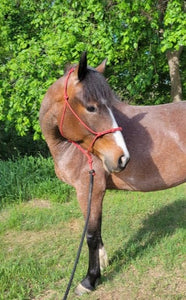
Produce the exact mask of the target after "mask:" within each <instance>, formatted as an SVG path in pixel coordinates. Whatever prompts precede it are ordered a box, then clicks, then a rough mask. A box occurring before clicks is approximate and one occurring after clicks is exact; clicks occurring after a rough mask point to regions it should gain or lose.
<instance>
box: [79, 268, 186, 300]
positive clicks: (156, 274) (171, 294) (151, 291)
mask: <svg viewBox="0 0 186 300" xmlns="http://www.w3.org/2000/svg"><path fill="white" fill-rule="evenodd" d="M184 269H185V265H182V266H181V268H180V269H176V270H175V271H174V272H172V271H167V270H163V268H162V267H160V266H157V267H155V268H152V269H150V270H147V271H146V272H145V273H144V274H141V275H140V273H139V271H137V270H136V269H134V268H130V270H128V271H127V270H126V272H125V273H124V274H123V280H122V282H121V280H120V282H118V281H117V279H115V280H114V281H113V282H110V283H109V282H108V284H104V283H103V285H102V286H101V285H100V286H98V289H97V290H96V291H95V292H93V293H92V294H91V295H90V297H89V299H90V300H102V299H107V300H136V299H138V300H148V299H154V300H165V299H166V300H167V299H168V300H172V299H185V296H186V293H185V291H186V282H185V280H184ZM107 289H109V291H107ZM84 299H86V298H84Z"/></svg>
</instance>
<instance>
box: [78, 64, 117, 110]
mask: <svg viewBox="0 0 186 300" xmlns="http://www.w3.org/2000/svg"><path fill="white" fill-rule="evenodd" d="M82 86H83V98H84V101H86V102H91V101H96V102H97V103H98V104H105V102H106V104H107V105H108V106H110V105H111V101H112V99H113V92H112V90H111V88H110V86H109V85H108V83H107V82H106V80H105V78H104V77H103V75H102V74H100V73H99V72H97V71H96V70H95V69H93V68H90V67H88V69H87V74H86V77H85V78H84V79H83V81H82Z"/></svg>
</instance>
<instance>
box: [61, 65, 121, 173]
mask: <svg viewBox="0 0 186 300" xmlns="http://www.w3.org/2000/svg"><path fill="white" fill-rule="evenodd" d="M74 70H75V68H71V69H70V71H69V72H68V74H67V77H66V80H65V88H64V99H65V106H64V109H63V113H62V116H61V121H60V126H59V131H60V133H61V135H62V136H63V137H64V135H63V123H64V117H65V112H66V109H67V106H68V108H69V109H70V111H71V112H72V114H73V115H74V116H75V117H76V119H77V120H78V121H79V122H80V123H81V124H82V125H83V126H84V127H85V128H86V129H87V130H88V131H89V132H91V133H92V134H93V135H95V137H94V139H93V141H92V143H91V144H90V146H89V148H88V150H85V149H83V148H82V147H81V146H80V145H79V144H78V143H76V142H74V141H71V140H68V142H70V143H72V144H74V145H75V146H76V147H77V148H78V149H79V150H80V151H81V152H82V153H83V154H84V155H86V157H87V159H88V163H89V167H90V170H91V171H93V174H94V175H95V171H94V170H93V168H92V163H93V161H92V156H91V154H90V150H91V149H92V147H93V145H94V143H95V141H96V140H97V139H98V138H99V137H101V136H103V135H105V134H107V133H113V132H115V131H122V128H121V127H116V128H111V129H108V130H104V131H101V132H96V131H94V130H92V129H91V128H90V127H88V126H87V125H86V124H85V123H84V122H83V121H82V120H81V119H80V117H79V116H78V115H77V114H76V112H75V111H74V110H73V108H72V107H71V105H70V103H69V101H68V100H69V97H68V94H67V86H68V80H69V77H70V74H71V73H72V72H74Z"/></svg>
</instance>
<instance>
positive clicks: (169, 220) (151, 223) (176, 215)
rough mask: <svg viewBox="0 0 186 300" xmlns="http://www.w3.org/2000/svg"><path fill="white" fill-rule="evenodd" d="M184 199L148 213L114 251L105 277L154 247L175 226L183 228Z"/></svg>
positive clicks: (110, 275)
mask: <svg viewBox="0 0 186 300" xmlns="http://www.w3.org/2000/svg"><path fill="white" fill-rule="evenodd" d="M185 200H186V197H185V199H180V200H176V201H175V202H174V203H171V204H169V205H166V206H164V207H163V208H161V209H160V210H158V211H156V212H155V213H153V214H151V215H149V216H148V217H147V218H146V219H144V221H143V226H142V228H141V229H139V230H138V231H137V232H136V234H134V235H133V236H132V237H131V238H130V240H129V241H128V242H127V243H126V245H125V246H123V247H121V248H119V249H118V250H116V251H115V253H114V255H113V256H112V258H111V260H110V262H109V264H110V265H111V266H112V270H111V271H110V272H109V274H107V277H108V276H109V277H113V276H114V274H115V273H116V272H119V271H120V269H121V268H122V266H123V265H127V264H129V263H130V262H131V261H132V260H134V259H136V258H137V257H140V256H142V255H143V254H144V253H145V250H146V249H149V248H151V247H154V246H155V245H156V244H157V243H158V242H159V241H160V240H161V239H163V238H164V237H166V236H171V235H172V234H173V233H174V232H175V230H176V229H177V228H185V227H186V221H185V208H186V202H185Z"/></svg>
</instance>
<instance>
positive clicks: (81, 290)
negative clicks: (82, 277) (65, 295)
mask: <svg viewBox="0 0 186 300" xmlns="http://www.w3.org/2000/svg"><path fill="white" fill-rule="evenodd" d="M90 292H92V291H91V290H89V289H87V288H86V287H84V286H83V285H82V284H81V283H79V284H78V286H77V288H76V289H75V294H76V295H77V296H82V295H83V294H87V293H90Z"/></svg>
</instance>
